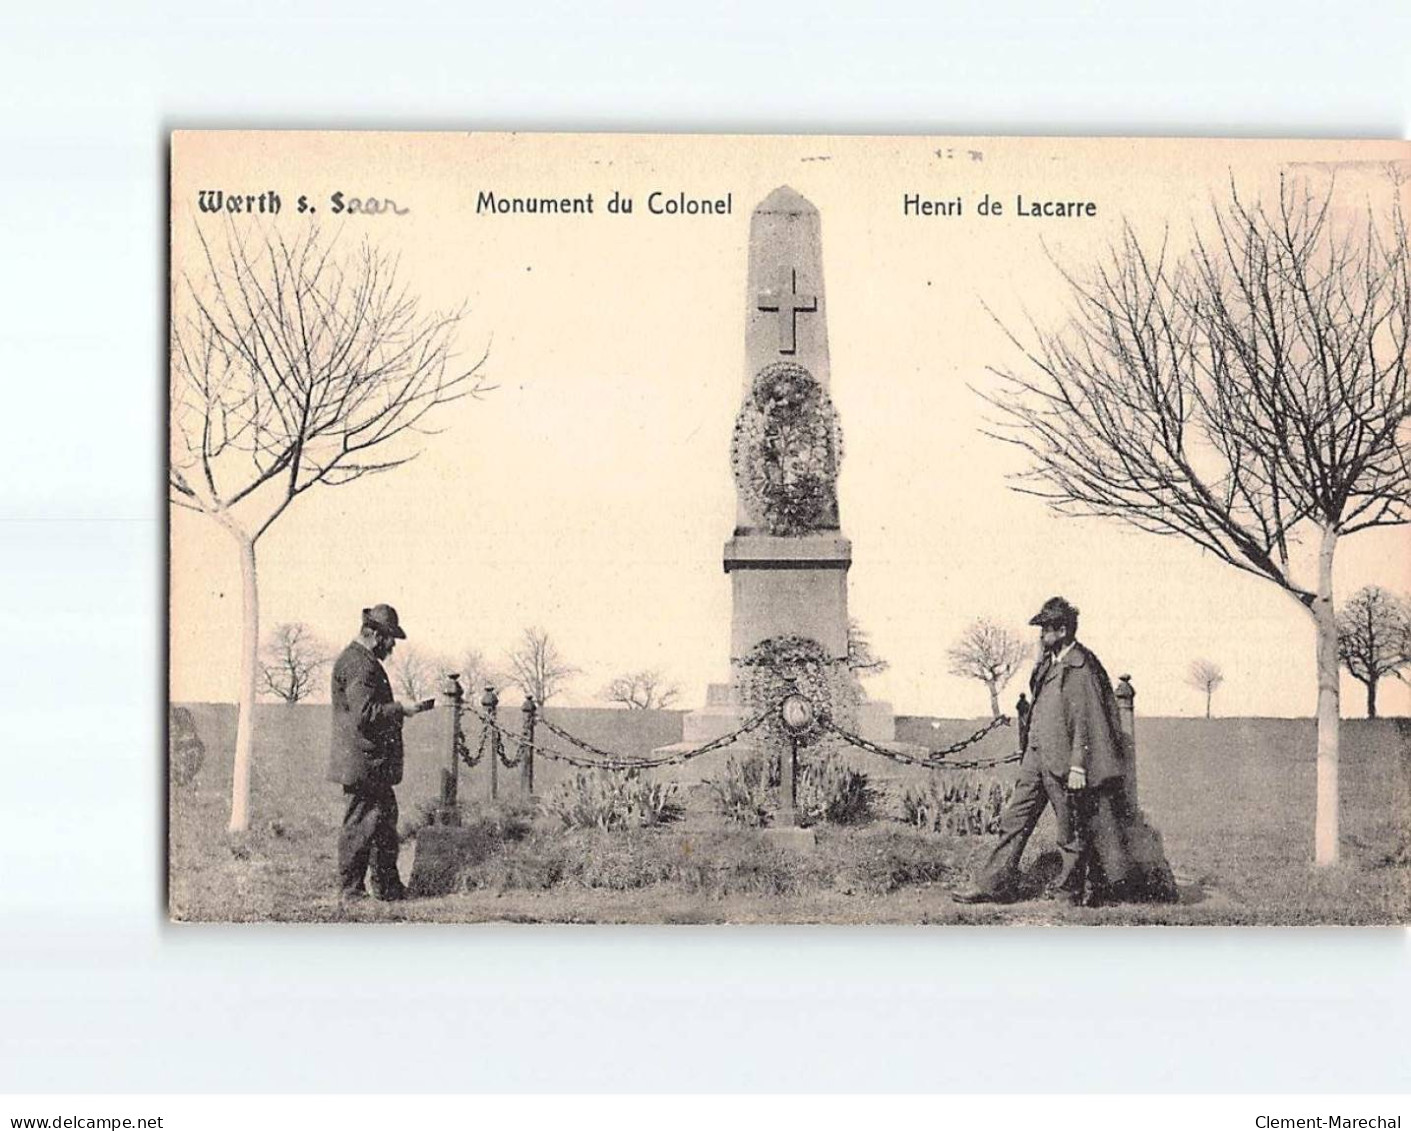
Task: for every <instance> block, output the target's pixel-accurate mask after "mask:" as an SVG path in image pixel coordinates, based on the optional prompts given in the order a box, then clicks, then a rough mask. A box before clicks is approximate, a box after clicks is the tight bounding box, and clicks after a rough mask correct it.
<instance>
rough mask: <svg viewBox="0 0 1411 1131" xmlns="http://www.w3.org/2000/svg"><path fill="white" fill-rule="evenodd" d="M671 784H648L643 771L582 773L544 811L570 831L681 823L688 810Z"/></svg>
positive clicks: (554, 795)
mask: <svg viewBox="0 0 1411 1131" xmlns="http://www.w3.org/2000/svg"><path fill="white" fill-rule="evenodd" d="M677 792H678V787H677V786H676V785H675V784H674V783H671V782H659V781H644V780H643V778H642V774H641V771H640V770H628V771H626V772H621V771H613V770H592V771H581V772H579V773H577V774H574V775H573V777H571V778H569V779H567V780H566V781H562V782H560V783H559V784H558V785H557V786H556V787H555V788H554V790H553V792H552V793H550V794H549V795H548V797H546V798H545V799H544V811H545V812H547V813H551V814H553V815H554V816H555V817H557V818H558V819H559V820H560V821H562V822H563V823H564V826H565V827H567V828H570V829H629V828H646V827H650V826H652V825H662V824H666V823H667V822H668V821H675V820H677V819H679V818H680V817H681V815H682V813H683V812H684V807H683V806H682V804H681V801H680V799H679V797H678V796H677Z"/></svg>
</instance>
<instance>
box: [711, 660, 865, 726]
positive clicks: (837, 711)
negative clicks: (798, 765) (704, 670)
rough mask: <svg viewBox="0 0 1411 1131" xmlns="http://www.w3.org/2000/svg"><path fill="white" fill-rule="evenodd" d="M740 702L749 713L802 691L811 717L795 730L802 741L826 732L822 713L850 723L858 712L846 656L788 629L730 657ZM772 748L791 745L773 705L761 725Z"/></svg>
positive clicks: (800, 693) (851, 675)
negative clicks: (811, 710) (804, 724)
mask: <svg viewBox="0 0 1411 1131" xmlns="http://www.w3.org/2000/svg"><path fill="white" fill-rule="evenodd" d="M731 666H732V667H733V669H734V674H735V686H736V688H737V690H738V692H739V696H740V702H741V703H743V704H744V706H745V709H746V711H747V712H748V714H749V715H750V716H751V717H753V716H754V715H755V714H757V713H759V712H760V711H764V710H768V709H769V708H772V707H774V706H776V705H777V704H778V703H780V702H781V701H782V700H783V699H784V698H785V697H786V696H788V695H791V694H798V695H803V696H804V697H806V698H807V699H808V700H809V701H810V702H811V703H812V704H813V722H811V723H810V724H809V726H808V728H807V729H806V730H804V731H803V732H802V733H800V734H799V735H798V740H799V745H800V746H810V745H813V744H814V743H816V742H817V741H818V740H819V739H820V738H822V737H823V736H824V735H825V734H826V733H827V732H826V731H825V730H824V728H823V727H822V726H821V725H820V720H821V719H823V718H829V719H832V720H833V721H834V722H836V723H838V724H839V725H841V726H844V727H850V726H851V725H852V723H853V722H854V716H855V715H856V713H857V703H858V700H859V697H860V696H859V692H860V688H859V687H858V685H857V679H856V677H855V676H854V674H853V672H852V670H851V669H850V668H849V667H848V661H847V657H846V656H844V657H841V658H839V657H834V656H830V655H829V654H828V650H827V649H826V648H824V647H823V645H822V644H820V643H819V642H818V641H817V640H813V639H811V638H809V637H806V636H795V635H793V634H792V633H788V634H785V635H782V636H771V637H770V638H769V639H767V640H761V641H760V642H759V643H758V644H756V645H755V646H754V647H753V648H751V649H750V650H749V652H748V653H747V654H746V655H744V656H741V657H737V658H735V659H734V660H732V661H731ZM761 733H762V734H763V735H764V742H765V744H766V745H767V747H768V748H769V749H770V750H771V751H775V750H784V749H787V748H788V745H789V738H790V735H789V732H788V730H787V729H786V728H785V726H784V721H783V719H782V718H780V716H779V712H778V711H771V713H770V715H769V717H768V719H767V720H766V721H765V723H764V726H763V727H762V728H761Z"/></svg>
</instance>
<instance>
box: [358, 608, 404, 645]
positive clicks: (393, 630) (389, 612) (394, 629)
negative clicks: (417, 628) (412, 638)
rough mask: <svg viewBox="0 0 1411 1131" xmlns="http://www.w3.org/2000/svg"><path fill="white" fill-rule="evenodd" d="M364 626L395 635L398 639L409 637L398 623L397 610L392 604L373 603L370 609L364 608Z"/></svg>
mask: <svg viewBox="0 0 1411 1131" xmlns="http://www.w3.org/2000/svg"><path fill="white" fill-rule="evenodd" d="M363 627H364V628H375V629H376V630H377V631H378V632H383V633H386V634H387V635H388V636H395V637H396V638H397V639H398V640H405V639H406V638H407V634H406V633H405V632H403V631H402V626H401V625H400V624H398V623H397V610H396V609H394V608H393V607H392V606H391V605H373V607H372V608H370V609H364V610H363Z"/></svg>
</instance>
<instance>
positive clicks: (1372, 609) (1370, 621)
mask: <svg viewBox="0 0 1411 1131" xmlns="http://www.w3.org/2000/svg"><path fill="white" fill-rule="evenodd" d="M1338 659H1339V660H1341V661H1342V664H1343V666H1344V667H1345V668H1347V670H1348V671H1349V672H1351V673H1352V678H1353V679H1355V680H1357V681H1358V682H1359V683H1361V684H1362V685H1363V686H1364V687H1365V688H1366V689H1367V717H1368V718H1369V719H1375V718H1376V717H1377V683H1378V682H1379V681H1380V680H1381V679H1382V677H1384V676H1389V675H1390V676H1395V677H1396V678H1397V679H1399V680H1402V681H1403V682H1404V681H1405V679H1406V677H1405V676H1404V675H1403V674H1402V671H1401V669H1402V668H1404V667H1406V666H1407V665H1409V664H1411V604H1408V602H1407V601H1405V600H1404V599H1402V598H1400V597H1398V596H1397V595H1396V594H1395V593H1390V592H1388V591H1387V590H1385V589H1383V588H1382V587H1381V586H1380V585H1364V586H1363V587H1362V588H1361V589H1359V590H1357V592H1356V593H1354V594H1353V595H1352V596H1351V597H1349V598H1348V599H1347V604H1345V605H1343V607H1342V608H1341V610H1339V612H1338Z"/></svg>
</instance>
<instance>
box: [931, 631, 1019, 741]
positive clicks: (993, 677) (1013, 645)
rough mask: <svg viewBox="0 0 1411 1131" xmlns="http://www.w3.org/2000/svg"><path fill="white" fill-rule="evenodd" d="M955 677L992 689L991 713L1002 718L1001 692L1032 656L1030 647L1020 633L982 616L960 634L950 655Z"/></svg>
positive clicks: (949, 652)
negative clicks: (977, 682)
mask: <svg viewBox="0 0 1411 1131" xmlns="http://www.w3.org/2000/svg"><path fill="white" fill-rule="evenodd" d="M946 655H947V656H948V657H949V658H950V670H951V674H952V675H958V676H960V677H961V678H962V679H977V680H979V681H980V682H981V683H983V684H984V685H985V686H986V687H987V688H989V690H990V714H991V715H992V716H993V717H994V718H999V716H1000V709H999V693H1000V690H1001V689H1002V688H1003V687H1004V685H1005V684H1007V683H1008V682H1009V681H1010V679H1012V678H1013V676H1014V673H1015V672H1016V671H1018V670H1019V667H1020V665H1022V664H1023V663H1024V661H1025V660H1026V659H1027V658H1028V656H1029V645H1028V644H1026V643H1025V642H1024V640H1023V639H1022V638H1021V637H1020V636H1019V635H1018V634H1016V633H1014V632H1011V631H1010V630H1009V629H1007V628H1003V627H1001V626H1000V625H998V624H996V623H995V622H994V621H992V620H988V619H987V618H984V617H981V618H980V619H979V620H977V621H974V622H972V623H971V624H970V625H969V626H968V627H967V628H966V629H965V631H964V632H962V633H961V634H960V639H959V640H957V641H956V642H955V644H954V646H952V647H951V649H950V650H949V651H948V652H947V653H946Z"/></svg>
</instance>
